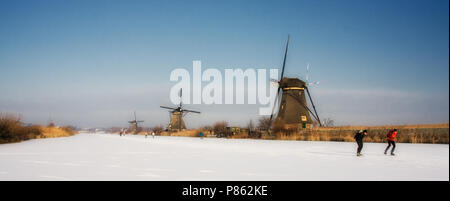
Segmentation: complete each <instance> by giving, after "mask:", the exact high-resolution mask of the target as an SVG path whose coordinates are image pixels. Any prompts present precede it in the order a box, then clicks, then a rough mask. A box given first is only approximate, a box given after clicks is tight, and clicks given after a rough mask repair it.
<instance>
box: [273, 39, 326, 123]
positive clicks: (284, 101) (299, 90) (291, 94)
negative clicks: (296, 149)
mask: <svg viewBox="0 0 450 201" xmlns="http://www.w3.org/2000/svg"><path fill="white" fill-rule="evenodd" d="M288 47H289V36H288V40H287V43H286V50H285V53H284V60H283V66H282V69H281V78H280V80H279V81H277V82H278V89H277V94H276V96H275V104H274V107H273V109H272V114H271V115H270V121H271V122H272V119H273V116H274V111H275V107H277V105H278V102H277V100H280V99H281V102H280V104H279V109H278V113H277V117H276V118H275V122H282V123H283V124H284V125H285V126H286V127H289V128H308V127H311V125H312V119H311V116H313V117H314V119H316V120H317V122H319V124H320V126H322V124H321V123H320V119H319V115H318V114H317V111H316V107H315V106H314V103H313V101H312V98H311V94H310V93H309V90H308V86H309V85H310V84H309V83H307V82H304V81H302V80H300V79H299V78H288V77H284V69H285V65H286V56H287V52H288ZM307 70H308V71H309V65H308V66H307ZM307 79H308V80H309V75H308V76H307ZM305 91H306V93H307V94H308V97H309V100H310V102H311V105H312V107H313V110H314V111H312V110H311V109H310V108H309V107H308V105H307V102H306V95H305ZM280 92H281V94H280ZM279 96H281V97H279Z"/></svg>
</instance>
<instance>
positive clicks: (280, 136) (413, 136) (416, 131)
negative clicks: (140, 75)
mask: <svg viewBox="0 0 450 201" xmlns="http://www.w3.org/2000/svg"><path fill="white" fill-rule="evenodd" d="M393 128H397V129H398V135H397V142H403V143H433V144H448V143H449V124H448V123H446V124H423V125H385V126H339V127H326V128H311V129H301V130H283V129H278V130H277V131H278V132H272V133H271V134H269V133H268V132H264V131H258V132H259V133H258V135H253V137H251V136H249V135H248V133H247V132H246V131H244V132H240V133H236V134H234V135H229V136H228V138H233V139H242V138H244V139H245V138H255V137H254V136H258V137H256V138H259V139H266V140H300V141H340V142H353V141H354V139H353V137H354V135H355V133H356V132H357V131H358V130H361V129H367V130H368V136H367V137H366V138H364V141H365V142H382V143H384V142H386V135H387V134H388V132H389V130H391V129H393ZM200 132H203V133H204V134H206V135H208V134H209V131H207V130H204V129H196V130H185V131H181V132H162V133H161V135H163V136H184V137H199V136H200Z"/></svg>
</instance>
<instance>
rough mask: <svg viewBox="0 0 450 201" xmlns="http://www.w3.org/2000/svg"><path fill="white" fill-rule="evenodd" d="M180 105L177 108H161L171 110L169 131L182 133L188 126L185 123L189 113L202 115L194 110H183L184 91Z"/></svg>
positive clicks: (180, 94)
mask: <svg viewBox="0 0 450 201" xmlns="http://www.w3.org/2000/svg"><path fill="white" fill-rule="evenodd" d="M179 96H180V105H179V106H178V107H176V108H174V107H166V106H160V107H161V108H164V109H169V110H170V111H169V112H170V114H171V117H170V123H169V126H168V127H167V129H168V130H170V131H175V130H176V131H181V130H184V129H186V124H185V123H184V116H185V115H186V114H187V113H190V112H192V113H197V114H200V112H198V111H194V110H186V109H184V108H183V101H182V97H183V89H180V93H179Z"/></svg>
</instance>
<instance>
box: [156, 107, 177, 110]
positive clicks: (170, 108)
mask: <svg viewBox="0 0 450 201" xmlns="http://www.w3.org/2000/svg"><path fill="white" fill-rule="evenodd" d="M159 107H160V108H164V109H169V110H176V109H177V108H174V107H166V106H159Z"/></svg>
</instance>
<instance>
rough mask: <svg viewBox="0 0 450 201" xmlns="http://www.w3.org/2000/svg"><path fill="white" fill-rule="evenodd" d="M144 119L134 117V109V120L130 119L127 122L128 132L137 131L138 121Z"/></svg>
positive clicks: (135, 132)
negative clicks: (128, 125) (128, 124)
mask: <svg viewBox="0 0 450 201" xmlns="http://www.w3.org/2000/svg"><path fill="white" fill-rule="evenodd" d="M142 122H144V121H138V120H137V118H136V111H134V120H132V121H128V123H130V128H129V130H130V132H133V133H134V134H137V133H139V125H138V124H139V123H142Z"/></svg>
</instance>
